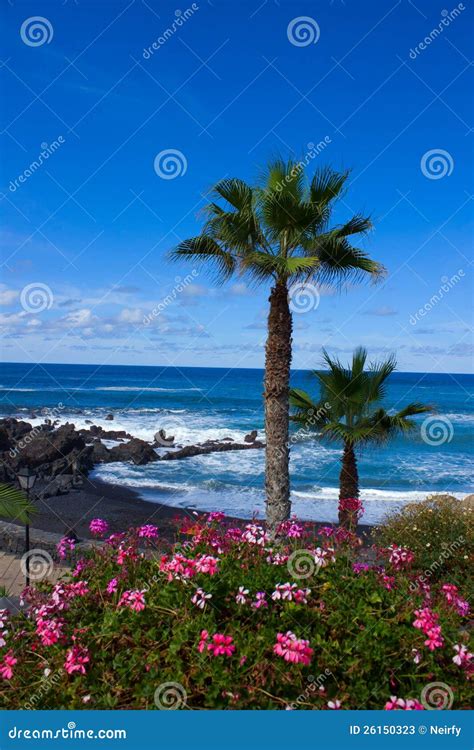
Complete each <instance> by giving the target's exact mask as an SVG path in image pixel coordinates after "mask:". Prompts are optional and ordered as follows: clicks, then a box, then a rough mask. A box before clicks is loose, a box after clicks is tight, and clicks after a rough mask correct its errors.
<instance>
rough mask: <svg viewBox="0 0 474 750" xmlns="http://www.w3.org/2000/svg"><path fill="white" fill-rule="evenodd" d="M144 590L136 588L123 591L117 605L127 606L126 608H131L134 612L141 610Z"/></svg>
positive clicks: (143, 603)
mask: <svg viewBox="0 0 474 750" xmlns="http://www.w3.org/2000/svg"><path fill="white" fill-rule="evenodd" d="M145 592H146V590H145V589H142V591H138V589H136V590H134V591H124V592H123V594H122V596H121V598H120V601H119V603H118V606H119V607H128V609H132V610H133V611H134V612H141V611H142V610H143V609H145Z"/></svg>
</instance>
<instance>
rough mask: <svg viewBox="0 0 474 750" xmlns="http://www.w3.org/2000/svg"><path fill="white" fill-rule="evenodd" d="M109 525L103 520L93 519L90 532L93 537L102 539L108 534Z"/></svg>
mask: <svg viewBox="0 0 474 750" xmlns="http://www.w3.org/2000/svg"><path fill="white" fill-rule="evenodd" d="M108 530H109V524H108V523H107V521H104V519H103V518H93V519H92V521H91V522H90V524H89V531H90V532H91V534H92V535H93V536H98V537H102V536H105V534H107V532H108Z"/></svg>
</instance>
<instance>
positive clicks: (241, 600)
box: [235, 586, 249, 604]
mask: <svg viewBox="0 0 474 750" xmlns="http://www.w3.org/2000/svg"><path fill="white" fill-rule="evenodd" d="M248 593H249V590H248V589H246V588H244V587H243V586H239V591H238V593H237V595H236V597H235V601H236V602H237V604H247V595H248Z"/></svg>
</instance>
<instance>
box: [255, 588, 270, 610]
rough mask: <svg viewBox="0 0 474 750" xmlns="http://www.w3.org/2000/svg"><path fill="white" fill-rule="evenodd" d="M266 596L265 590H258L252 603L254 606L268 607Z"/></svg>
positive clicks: (257, 607) (256, 607) (258, 607)
mask: <svg viewBox="0 0 474 750" xmlns="http://www.w3.org/2000/svg"><path fill="white" fill-rule="evenodd" d="M265 597H266V593H265V592H264V591H258V592H257V594H256V595H255V601H254V602H252V604H251V606H252V608H253V609H260V608H261V607H268V604H267V602H266V599H265Z"/></svg>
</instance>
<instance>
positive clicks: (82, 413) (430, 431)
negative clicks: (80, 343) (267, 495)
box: [0, 363, 474, 523]
mask: <svg viewBox="0 0 474 750" xmlns="http://www.w3.org/2000/svg"><path fill="white" fill-rule="evenodd" d="M262 383H263V371H262V370H256V369H220V368H174V367H173V368H172V367H129V366H115V365H114V366H98V365H59V364H57V365H52V364H48V365H43V364H41V365H27V364H13V363H8V364H2V365H1V376H0V415H1V416H7V415H8V416H16V417H18V418H21V419H25V420H28V421H29V422H31V423H32V424H33V425H36V424H39V423H41V422H42V421H43V419H44V416H42V415H40V414H39V413H38V412H39V410H41V409H47V410H48V412H49V413H48V416H52V417H53V418H57V419H59V421H60V423H61V424H62V423H64V422H66V421H70V422H74V424H75V425H76V427H78V428H79V427H87V424H86V420H91V421H92V422H93V423H94V424H97V425H99V424H100V425H102V426H103V427H104V428H105V429H115V430H117V429H125V430H127V431H128V432H130V433H131V434H132V435H134V436H136V437H140V438H143V439H145V440H150V441H151V440H152V439H153V436H154V434H155V433H156V432H157V431H158V430H159V429H160V428H164V429H165V430H166V432H167V434H171V435H174V436H175V439H176V443H177V444H179V445H188V444H192V443H198V442H203V441H204V440H207V439H212V438H224V437H231V438H233V439H234V440H242V439H243V437H244V435H245V434H246V433H248V432H249V431H251V430H253V429H256V430H258V432H259V437H260V438H263V437H264V435H263V405H262V391H263V385H262ZM292 385H293V386H295V387H299V388H304V389H306V390H310V391H311V392H314V386H313V383H312V378H311V376H310V373H309V372H306V371H294V372H293V376H292ZM473 396H474V376H472V375H449V374H423V373H395V374H393V376H392V377H391V379H390V382H389V387H388V391H387V397H386V403H385V406H386V407H387V408H392V407H393V408H396V409H399V408H401V407H402V406H403V405H404V404H406V403H408V402H410V401H422V402H425V403H430V404H433V405H434V406H435V407H436V410H437V411H436V414H435V415H434V416H432V417H430V421H429V422H425V419H426V417H425V416H422V417H420V418H418V419H417V423H418V424H417V429H416V430H415V431H414V433H413V435H412V436H411V437H410V438H408V439H401V438H397V439H395V440H393V441H392V442H391V443H389V444H388V445H386V446H384V447H377V448H368V449H365V450H364V451H363V452H362V453H361V454H360V457H359V474H360V484H361V497H362V499H363V501H364V505H365V509H366V510H365V515H364V518H363V521H365V522H367V523H376V522H379V521H380V520H381V519H382V518H383V516H384V515H385V514H386V513H387V512H388V511H390V510H392V509H395V508H398V507H400V506H401V505H403V504H404V503H406V502H412V501H414V500H419V499H422V498H424V497H425V496H426V495H427V494H429V493H433V492H449V493H450V494H453V495H455V496H456V497H459V498H461V497H463V496H464V495H466V494H469V493H471V492H472V491H473V483H472V474H471V462H472V448H473V442H472V427H473V424H474V400H473ZM110 412H111V413H113V414H114V420H113V421H107V420H106V419H105V417H106V415H107V414H109V413H110ZM32 414H33V418H31V416H32ZM35 414H36V416H34V415H35ZM340 456H341V448H340V446H338V445H334V444H331V445H328V444H323V443H321V442H320V441H319V440H318V439H315V438H313V436H312V435H309V434H305V435H301V436H299V438H298V439H297V440H295V441H294V443H293V441H292V450H291V480H292V502H293V511H294V513H295V514H296V515H297V516H298V517H300V518H305V519H315V520H319V521H328V522H331V521H335V520H336V518H337V498H338V475H339V471H340ZM92 476H94V477H97V478H100V479H102V480H104V481H107V482H110V483H114V484H117V485H126V486H129V487H133V488H134V489H136V490H137V491H138V492H139V493H140V495H141V496H142V497H143V498H144V499H147V500H151V501H153V502H158V503H164V504H166V505H171V506H175V507H191V508H195V509H196V510H204V511H211V510H222V511H224V512H225V513H228V514H231V515H236V516H241V517H244V518H250V517H251V516H252V515H254V514H258V515H259V516H260V517H262V516H263V514H264V492H263V484H264V454H263V451H262V450H249V451H245V452H242V451H236V452H229V453H215V454H210V455H206V456H198V457H194V458H191V459H184V460H180V461H167V462H159V463H155V464H148V465H146V466H135V465H130V464H125V463H114V464H105V465H101V466H98V467H97V468H96V469H95V470H94V473H93V475H92Z"/></svg>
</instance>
